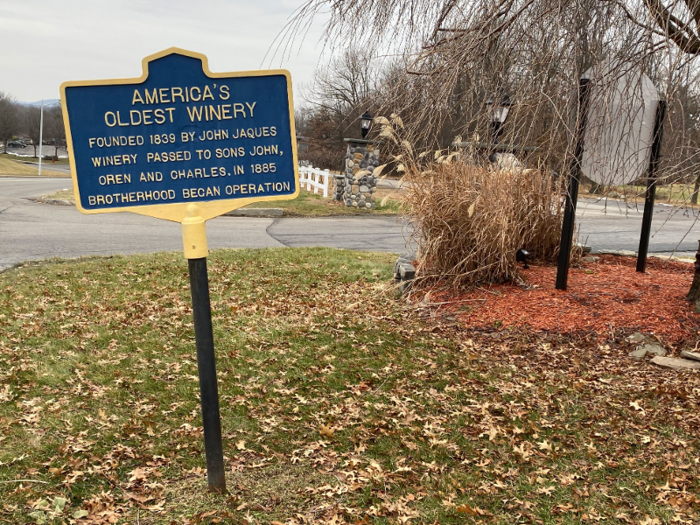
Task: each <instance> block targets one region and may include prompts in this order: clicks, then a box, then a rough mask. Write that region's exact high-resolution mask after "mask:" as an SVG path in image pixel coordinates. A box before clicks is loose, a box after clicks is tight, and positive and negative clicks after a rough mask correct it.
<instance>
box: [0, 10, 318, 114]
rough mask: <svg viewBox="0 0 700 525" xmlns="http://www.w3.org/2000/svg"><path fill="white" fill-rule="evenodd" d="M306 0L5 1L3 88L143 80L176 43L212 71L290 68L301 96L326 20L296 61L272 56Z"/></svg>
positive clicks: (32, 91) (31, 95) (50, 88)
mask: <svg viewBox="0 0 700 525" xmlns="http://www.w3.org/2000/svg"><path fill="white" fill-rule="evenodd" d="M302 2H303V0H111V1H104V0H64V1H62V2H56V1H54V2H50V1H48V0H0V50H1V51H0V91H5V92H7V93H10V94H11V95H13V96H14V97H15V98H16V99H17V100H19V101H23V102H34V101H37V100H40V99H42V98H43V99H52V98H59V96H60V95H59V86H60V84H61V83H62V82H64V81H66V80H95V79H102V78H130V77H138V76H140V75H141V60H142V59H143V58H144V57H145V56H147V55H150V54H152V53H155V52H158V51H161V50H163V49H166V48H168V47H172V46H175V47H180V48H183V49H188V50H190V51H196V52H199V53H203V54H204V55H206V56H207V57H208V58H209V68H210V70H211V71H213V72H231V71H247V70H255V69H267V68H270V67H283V68H285V69H288V70H289V71H290V72H291V74H292V80H293V82H294V92H295V99H298V98H299V96H298V95H300V87H301V84H302V83H307V84H308V83H309V82H310V81H311V79H312V78H313V72H314V69H315V68H316V66H317V65H318V63H319V60H320V57H321V54H322V44H321V43H320V37H321V33H322V30H323V24H324V22H325V20H323V19H320V18H319V19H317V20H316V21H315V23H314V26H313V27H312V28H311V30H310V32H309V33H308V35H307V36H306V38H305V40H304V42H303V44H301V45H299V43H300V42H301V41H298V43H297V45H296V46H295V48H294V52H293V53H292V56H291V57H290V58H288V59H285V60H283V61H281V60H280V59H279V58H277V59H275V60H274V61H273V62H272V63H270V61H269V58H268V59H267V60H266V59H265V55H266V53H267V52H268V49H269V48H270V45H271V44H272V43H273V42H274V40H275V37H276V36H277V35H278V33H280V31H282V29H283V28H284V26H285V24H286V23H287V20H288V18H289V16H290V15H291V14H292V13H293V12H294V10H295V9H297V8H298V7H299V6H300V4H301V3H302ZM299 102H300V101H299ZM299 102H297V105H298V104H299Z"/></svg>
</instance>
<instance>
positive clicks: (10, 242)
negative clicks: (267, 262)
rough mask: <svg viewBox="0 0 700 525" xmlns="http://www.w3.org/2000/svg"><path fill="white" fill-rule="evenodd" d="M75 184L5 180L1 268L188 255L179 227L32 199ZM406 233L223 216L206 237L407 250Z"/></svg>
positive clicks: (363, 225)
mask: <svg viewBox="0 0 700 525" xmlns="http://www.w3.org/2000/svg"><path fill="white" fill-rule="evenodd" d="M70 187H71V181H70V180H69V179H49V178H41V179H39V178H3V177H0V269H2V268H7V267H9V266H12V265H13V264H17V263H19V262H22V261H26V260H35V259H45V258H48V257H79V256H81V255H112V254H119V253H121V254H129V253H143V252H157V251H171V250H182V233H181V228H180V225H179V224H177V223H173V222H168V221H162V220H158V219H153V218H150V217H143V216H141V215H136V214H133V213H108V214H100V215H83V214H81V213H80V212H78V211H77V209H76V208H74V207H72V206H50V205H46V204H39V203H36V202H33V201H31V200H29V198H31V197H39V196H41V195H45V194H48V193H52V192H54V191H58V190H60V189H63V188H70ZM405 230H406V228H405V227H404V225H403V224H402V223H401V222H399V221H398V220H397V219H396V218H394V217H381V218H373V217H369V218H364V217H359V218H353V217H350V218H330V219H297V218H283V219H266V218H253V217H219V218H217V219H214V220H211V221H209V222H207V239H208V242H209V247H210V248H212V249H213V248H225V247H228V248H274V247H283V246H331V247H336V248H348V249H353V250H356V249H357V250H359V249H362V250H375V251H386V252H401V251H404V248H405V245H406V241H405V238H404V231H405Z"/></svg>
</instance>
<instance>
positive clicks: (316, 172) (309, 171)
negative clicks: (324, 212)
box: [299, 166, 332, 197]
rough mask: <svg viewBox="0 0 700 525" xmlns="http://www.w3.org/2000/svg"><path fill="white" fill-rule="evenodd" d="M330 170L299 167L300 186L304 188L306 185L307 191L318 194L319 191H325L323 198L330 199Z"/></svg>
mask: <svg viewBox="0 0 700 525" xmlns="http://www.w3.org/2000/svg"><path fill="white" fill-rule="evenodd" d="M331 177H332V175H331V173H330V170H321V169H319V168H312V167H310V166H299V184H300V185H301V187H302V188H303V187H304V185H306V190H307V191H311V188H313V189H314V193H318V190H321V191H323V196H324V197H328V190H329V188H330V185H331Z"/></svg>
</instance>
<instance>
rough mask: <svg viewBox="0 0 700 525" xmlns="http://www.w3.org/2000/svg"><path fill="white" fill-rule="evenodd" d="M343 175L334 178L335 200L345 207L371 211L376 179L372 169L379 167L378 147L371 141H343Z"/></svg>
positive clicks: (373, 204) (373, 205)
mask: <svg viewBox="0 0 700 525" xmlns="http://www.w3.org/2000/svg"><path fill="white" fill-rule="evenodd" d="M345 142H347V143H348V150H347V153H346V154H345V173H343V174H342V175H340V176H338V177H336V181H335V194H334V198H335V199H336V200H340V201H343V202H344V203H345V205H346V206H353V207H356V208H366V209H373V208H374V207H375V203H374V191H375V188H376V187H377V178H376V177H374V175H373V174H374V169H375V168H376V167H377V166H378V165H379V146H378V145H377V143H375V142H374V141H371V140H363V139H345Z"/></svg>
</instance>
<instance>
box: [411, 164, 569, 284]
mask: <svg viewBox="0 0 700 525" xmlns="http://www.w3.org/2000/svg"><path fill="white" fill-rule="evenodd" d="M414 166H415V165H414ZM406 171H407V173H406V184H405V187H406V188H407V190H406V198H405V202H404V213H405V216H406V217H407V218H408V219H409V221H410V222H411V223H412V225H413V227H414V233H413V235H414V239H415V241H417V243H418V247H419V250H418V254H419V256H418V259H419V267H418V275H419V276H420V278H421V280H423V281H424V282H425V281H426V280H427V281H428V282H435V281H440V282H441V283H442V284H444V285H447V286H450V287H454V288H463V287H470V286H476V285H483V284H489V283H500V282H505V281H512V280H515V279H517V278H518V277H519V275H518V271H519V266H518V264H517V263H516V260H515V254H516V252H517V251H518V249H520V248H524V249H526V250H527V251H528V252H530V254H531V258H532V260H537V261H543V262H554V261H555V260H556V258H557V256H558V253H559V242H560V238H561V225H562V217H563V197H562V195H563V193H562V187H561V186H562V185H561V181H560V180H557V179H556V178H555V177H554V176H553V174H552V173H547V172H544V171H540V170H520V169H512V170H510V169H509V170H494V169H490V168H486V167H483V166H478V165H471V164H467V163H464V162H462V161H459V160H457V161H452V162H449V161H448V162H442V163H435V164H433V165H432V166H430V167H427V168H425V167H424V168H422V169H418V168H416V169H407V170H406Z"/></svg>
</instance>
